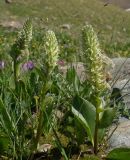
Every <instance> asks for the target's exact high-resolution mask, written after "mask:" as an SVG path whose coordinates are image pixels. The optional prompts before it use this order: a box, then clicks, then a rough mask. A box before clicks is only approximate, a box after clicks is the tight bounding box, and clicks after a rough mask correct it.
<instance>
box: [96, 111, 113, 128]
mask: <svg viewBox="0 0 130 160" xmlns="http://www.w3.org/2000/svg"><path fill="white" fill-rule="evenodd" d="M115 114H116V110H115V108H105V109H104V111H103V115H102V116H101V118H100V119H99V128H107V127H109V126H110V125H111V124H112V122H113V119H114V118H115Z"/></svg>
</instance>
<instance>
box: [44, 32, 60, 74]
mask: <svg viewBox="0 0 130 160" xmlns="http://www.w3.org/2000/svg"><path fill="white" fill-rule="evenodd" d="M44 40H45V41H44V42H45V43H44V63H45V66H46V68H47V69H48V70H49V71H52V70H53V69H54V68H55V66H56V65H57V61H58V54H59V47H58V42H57V39H56V36H55V33H54V32H53V31H47V32H46V34H45V39H44Z"/></svg>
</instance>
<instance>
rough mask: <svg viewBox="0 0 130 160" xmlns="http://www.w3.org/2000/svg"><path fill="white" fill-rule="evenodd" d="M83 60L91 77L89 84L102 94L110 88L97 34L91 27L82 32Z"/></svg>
mask: <svg viewBox="0 0 130 160" xmlns="http://www.w3.org/2000/svg"><path fill="white" fill-rule="evenodd" d="M82 45H83V58H84V60H85V67H86V69H87V74H88V77H89V82H90V84H91V86H92V88H93V91H94V92H95V93H96V94H100V93H101V92H102V91H103V90H105V89H106V88H107V87H108V84H107V83H106V80H105V76H104V71H103V70H104V61H103V59H102V58H101V50H100V46H99V42H98V38H97V35H96V33H95V32H94V30H93V28H92V26H91V25H86V26H84V28H83V30H82Z"/></svg>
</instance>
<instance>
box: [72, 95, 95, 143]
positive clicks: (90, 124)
mask: <svg viewBox="0 0 130 160" xmlns="http://www.w3.org/2000/svg"><path fill="white" fill-rule="evenodd" d="M72 113H73V114H74V115H75V117H76V118H77V119H78V120H79V121H80V123H81V124H82V125H83V127H84V128H85V129H86V131H87V133H88V136H89V138H90V140H91V142H92V144H93V135H94V126H95V117H96V114H95V113H96V112H95V107H94V106H93V105H92V104H91V103H90V102H88V101H87V100H85V99H83V98H81V97H80V96H75V97H74V99H73V107H72Z"/></svg>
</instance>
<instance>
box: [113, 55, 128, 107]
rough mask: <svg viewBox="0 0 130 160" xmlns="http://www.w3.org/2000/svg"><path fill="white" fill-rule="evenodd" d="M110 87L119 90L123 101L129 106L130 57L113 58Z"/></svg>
mask: <svg viewBox="0 0 130 160" xmlns="http://www.w3.org/2000/svg"><path fill="white" fill-rule="evenodd" d="M112 60H113V63H114V64H115V67H114V69H112V70H111V71H110V72H111V74H112V77H113V79H112V87H113V88H118V89H120V90H121V95H122V96H123V99H124V103H125V104H126V106H127V107H128V108H130V58H113V59H112Z"/></svg>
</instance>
